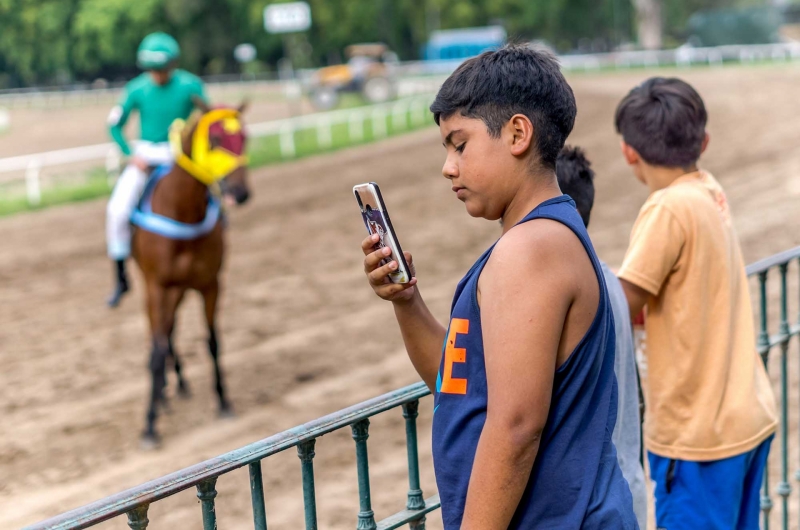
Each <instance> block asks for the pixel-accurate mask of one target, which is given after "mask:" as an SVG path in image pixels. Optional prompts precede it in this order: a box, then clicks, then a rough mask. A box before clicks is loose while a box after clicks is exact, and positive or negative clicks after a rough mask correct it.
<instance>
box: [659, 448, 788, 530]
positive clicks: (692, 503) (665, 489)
mask: <svg viewBox="0 0 800 530" xmlns="http://www.w3.org/2000/svg"><path fill="white" fill-rule="evenodd" d="M772 438H773V436H770V437H769V438H767V439H766V440H764V441H763V442H761V445H759V446H758V447H756V448H755V449H753V450H752V451H748V452H747V453H744V454H741V455H737V456H732V457H730V458H725V459H723V460H714V461H711V462H690V461H687V460H673V459H670V458H664V457H662V456H658V455H654V454H653V453H651V452H649V451H648V453H647V458H648V460H649V461H650V477H651V478H652V479H653V480H654V481H655V497H656V526H657V527H658V529H659V530H662V529H663V530H758V528H759V525H758V519H759V513H760V510H761V507H760V503H759V498H760V490H761V482H762V479H763V477H764V467H765V466H766V465H767V456H769V447H770V444H771V443H772Z"/></svg>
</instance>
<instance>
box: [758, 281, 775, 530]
mask: <svg viewBox="0 0 800 530" xmlns="http://www.w3.org/2000/svg"><path fill="white" fill-rule="evenodd" d="M758 286H759V294H760V297H761V300H760V303H761V314H760V317H761V330H760V331H759V333H758V340H757V346H758V353H759V355H761V360H762V361H763V362H764V368H766V369H769V367H768V361H769V331H768V330H767V271H763V272H760V273H758ZM771 510H772V499H770V497H769V466H768V465H767V466H765V467H764V480H763V483H762V485H761V513H762V517H763V525H762V529H763V530H769V512H770V511H771Z"/></svg>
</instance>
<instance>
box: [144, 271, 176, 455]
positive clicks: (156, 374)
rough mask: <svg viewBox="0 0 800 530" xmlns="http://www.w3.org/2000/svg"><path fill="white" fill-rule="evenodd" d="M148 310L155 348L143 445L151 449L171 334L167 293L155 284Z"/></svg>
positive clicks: (154, 442) (149, 288) (155, 440)
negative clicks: (167, 321) (166, 313)
mask: <svg viewBox="0 0 800 530" xmlns="http://www.w3.org/2000/svg"><path fill="white" fill-rule="evenodd" d="M147 302H148V303H147V306H148V307H147V310H148V316H149V317H150V330H151V334H152V340H153V347H152V350H151V351H150V374H151V376H152V387H151V390H150V406H149V408H148V410H147V428H146V429H145V432H144V434H143V435H142V444H143V446H144V447H145V448H151V447H154V446H155V445H157V444H158V434H157V433H156V428H155V423H156V418H157V417H158V405H159V404H160V403H161V402H162V396H163V395H164V384H165V381H166V362H167V356H168V355H169V334H168V333H167V330H168V328H167V326H166V325H165V324H166V322H165V320H166V319H165V316H164V315H165V309H166V307H165V302H166V291H165V289H164V288H163V287H162V286H161V285H158V284H157V283H155V282H151V283H150V284H149V285H148V286H147Z"/></svg>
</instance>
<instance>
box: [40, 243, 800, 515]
mask: <svg viewBox="0 0 800 530" xmlns="http://www.w3.org/2000/svg"><path fill="white" fill-rule="evenodd" d="M792 262H797V263H798V265H799V266H800V247H797V248H794V249H791V250H788V251H786V252H782V253H780V254H776V255H774V256H772V257H770V258H767V259H764V260H761V261H759V262H756V263H753V264H752V265H750V266H748V267H747V274H748V276H750V277H756V278H757V280H758V287H759V297H760V308H761V309H760V315H759V317H760V330H759V334H758V339H757V347H758V352H759V354H760V355H761V358H762V359H763V361H764V364H765V366H768V365H769V357H770V352H771V351H772V349H773V348H776V347H777V348H778V349H779V351H780V362H781V364H780V419H781V429H780V433H779V440H780V441H779V444H780V481H779V482H778V484H777V487H776V490H775V491H776V493H777V494H778V496H780V502H781V508H782V512H781V520H782V527H781V528H782V530H788V529H789V497H790V495H791V493H792V486H791V485H790V483H789V436H788V426H789V423H788V409H789V380H788V379H789V378H788V352H789V344H790V341H791V339H792V338H793V337H794V336H796V335H800V310H798V320H797V322H796V323H795V324H790V323H789V317H788V313H789V311H788V293H787V291H788V272H789V266H790V265H791V263H792ZM799 268H800V267H799ZM773 270H777V271H778V275H779V281H780V321H779V323H778V329H777V333H776V334H773V335H770V332H769V326H768V323H769V318H768V316H769V313H768V289H767V280H768V277H769V275H770V272H771V271H773ZM799 279H800V278H799ZM429 394H430V392H429V390H428V389H427V387H425V385H424V384H422V383H417V384H415V385H411V386H408V387H405V388H402V389H400V390H397V391H395V392H390V393H388V394H385V395H383V396H380V397H377V398H374V399H371V400H369V401H365V402H363V403H361V404H359V405H355V406H353V407H350V408H348V409H344V410H342V411H339V412H336V413H334V414H331V415H329V416H325V417H322V418H319V419H317V420H314V421H312V422H309V423H306V424H305V425H301V426H299V427H296V428H294V429H290V430H288V431H284V432H282V433H280V434H276V435H275V436H271V437H269V438H266V439H264V440H261V441H259V442H256V443H254V444H251V445H248V446H246V447H242V448H240V449H237V450H235V451H231V452H229V453H226V454H224V455H221V456H218V457H216V458H212V459H210V460H206V461H205V462H202V463H200V464H197V465H194V466H192V467H188V468H186V469H182V470H180V471H177V472H175V473H173V474H171V475H167V476H165V477H162V478H159V479H157V480H154V481H151V482H148V483H146V484H142V485H140V486H137V487H135V488H131V489H129V490H126V491H123V492H122V493H119V494H117V495H114V496H111V497H107V498H105V499H102V500H100V501H97V502H95V503H93V504H89V505H87V506H84V507H82V508H78V509H76V510H72V511H70V512H67V513H64V514H61V515H59V516H56V517H54V518H52V519H48V520H47V521H43V522H41V523H37V524H34V525H32V526H29V527H27V530H45V529H48V530H67V529H69V530H75V529H80V528H87V527H90V526H94V525H96V524H98V523H100V522H103V521H106V520H108V519H111V518H113V517H117V516H120V515H123V514H127V517H128V526H130V528H131V529H132V530H144V529H146V528H147V525H148V523H149V521H148V519H147V511H148V507H149V506H150V504H152V503H153V502H156V501H159V500H161V499H164V498H166V497H170V496H172V495H175V494H176V493H178V492H181V491H184V490H187V489H189V488H192V487H195V488H196V489H197V497H198V498H199V499H200V501H201V502H200V505H201V515H202V519H203V528H204V530H213V529H216V528H217V521H216V512H215V510H214V499H215V497H216V496H217V490H216V481H217V478H218V477H219V476H221V475H224V474H226V473H229V472H231V471H233V470H235V469H238V468H241V467H244V466H248V468H249V471H250V492H251V500H252V506H253V524H254V528H255V529H256V530H266V529H267V518H266V511H265V508H264V487H263V482H262V475H261V460H263V459H264V458H267V457H269V456H271V455H274V454H276V453H279V452H281V451H285V450H286V449H290V448H292V447H296V448H297V455H298V457H299V458H300V462H301V465H300V467H301V472H302V480H303V498H304V507H305V527H306V529H307V530H316V529H317V527H318V526H317V510H316V496H315V495H316V490H315V487H314V456H315V452H314V448H315V443H316V440H317V438H319V437H320V436H322V435H325V434H328V433H331V432H333V431H336V430H339V429H342V428H345V427H350V428H351V430H352V435H353V439H354V441H355V450H356V468H357V472H358V491H359V511H358V513H357V521H358V523H357V527H356V528H357V529H358V530H391V529H394V528H400V527H401V526H404V525H409V527H410V528H412V529H415V530H424V529H425V515H426V514H427V513H429V512H431V511H434V510H436V509H438V508H439V497H438V495H434V496H432V497H430V498H428V499H427V500H426V499H424V498H423V496H422V490H421V489H420V480H419V458H418V455H417V423H416V418H417V411H418V406H419V400H420V399H421V398H423V397H425V396H427V395H429ZM395 408H402V411H403V417H404V418H405V427H406V447H407V453H408V477H409V490H408V495H407V501H406V509H405V510H402V511H400V512H398V513H397V514H395V515H392V516H391V517H388V518H386V519H383V520H382V521H379V522H376V521H375V515H374V512H373V511H372V505H371V495H370V483H369V459H368V455H367V439H368V437H369V418H370V417H372V416H375V415H376V414H380V413H382V412H386V411H388V410H391V409H395ZM773 447H774V445H773ZM794 478H795V480H797V481H800V467H798V470H797V471H796V472H795V475H794ZM769 481H770V479H769V468H767V469H766V470H765V473H764V481H763V486H762V497H761V510H762V514H763V522H762V527H763V530H769V527H770V512H771V510H772V508H773V502H772V498H771V496H770V489H769V486H770V482H769Z"/></svg>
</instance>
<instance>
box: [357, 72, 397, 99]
mask: <svg viewBox="0 0 800 530" xmlns="http://www.w3.org/2000/svg"><path fill="white" fill-rule="evenodd" d="M363 93H364V99H366V100H367V101H368V102H370V103H383V102H384V101H389V100H390V99H392V97H394V85H393V84H392V82H391V81H390V80H389V79H388V78H386V77H371V78H369V79H367V82H366V83H364V88H363Z"/></svg>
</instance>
